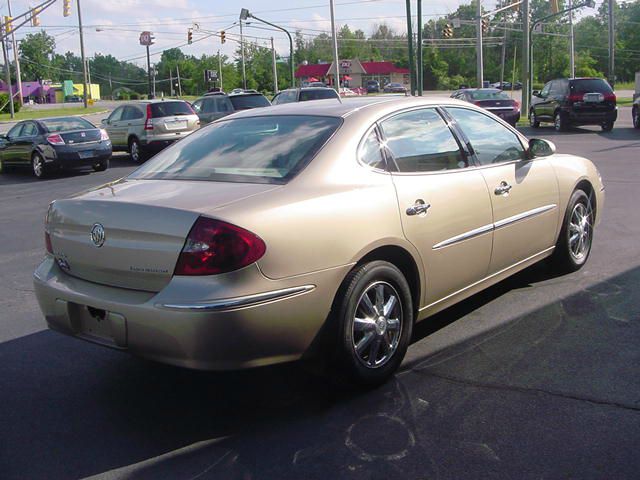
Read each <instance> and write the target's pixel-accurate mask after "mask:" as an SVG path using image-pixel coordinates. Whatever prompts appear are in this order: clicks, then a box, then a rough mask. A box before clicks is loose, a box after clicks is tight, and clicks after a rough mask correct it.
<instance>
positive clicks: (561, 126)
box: [553, 112, 568, 132]
mask: <svg viewBox="0 0 640 480" xmlns="http://www.w3.org/2000/svg"><path fill="white" fill-rule="evenodd" d="M567 123H568V122H567V118H566V116H565V115H564V114H563V113H562V112H556V114H555V116H554V117H553V126H554V128H555V129H556V132H564V131H566V130H567V127H568V125H567Z"/></svg>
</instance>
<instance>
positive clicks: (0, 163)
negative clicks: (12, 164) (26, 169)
mask: <svg viewBox="0 0 640 480" xmlns="http://www.w3.org/2000/svg"><path fill="white" fill-rule="evenodd" d="M7 170H8V167H7V166H6V165H5V163H4V161H3V160H2V159H1V158H0V174H3V173H7Z"/></svg>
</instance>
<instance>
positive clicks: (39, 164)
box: [31, 152, 48, 180]
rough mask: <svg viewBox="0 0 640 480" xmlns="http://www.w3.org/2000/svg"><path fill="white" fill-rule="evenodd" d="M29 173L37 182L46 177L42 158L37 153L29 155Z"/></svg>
mask: <svg viewBox="0 0 640 480" xmlns="http://www.w3.org/2000/svg"><path fill="white" fill-rule="evenodd" d="M31 173H33V176H34V177H36V178H37V179H38V180H42V179H43V178H46V176H47V173H48V172H47V169H46V166H45V163H44V158H42V155H40V154H39V153H38V152H35V153H34V154H33V155H31Z"/></svg>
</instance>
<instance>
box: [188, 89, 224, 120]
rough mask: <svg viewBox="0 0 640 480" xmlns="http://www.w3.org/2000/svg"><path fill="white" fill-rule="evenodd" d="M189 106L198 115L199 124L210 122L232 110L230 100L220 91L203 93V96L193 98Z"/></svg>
mask: <svg viewBox="0 0 640 480" xmlns="http://www.w3.org/2000/svg"><path fill="white" fill-rule="evenodd" d="M191 107H192V108H193V111H194V112H196V114H197V115H198V118H199V119H200V124H201V125H205V124H207V123H211V122H213V121H214V120H217V119H219V118H222V117H224V116H226V115H230V114H232V113H233V112H234V109H233V104H232V103H231V100H229V97H228V96H227V95H226V94H224V93H221V92H215V93H205V94H204V96H202V97H200V98H198V99H197V100H195V101H194V102H193V103H192V104H191Z"/></svg>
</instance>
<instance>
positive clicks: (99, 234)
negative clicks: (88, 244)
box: [91, 223, 106, 247]
mask: <svg viewBox="0 0 640 480" xmlns="http://www.w3.org/2000/svg"><path fill="white" fill-rule="evenodd" d="M105 238H106V236H105V233H104V227H103V226H102V225H100V224H99V223H96V224H94V225H93V227H92V228H91V241H92V242H93V244H94V245H95V246H96V247H101V246H102V245H104V240H105Z"/></svg>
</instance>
